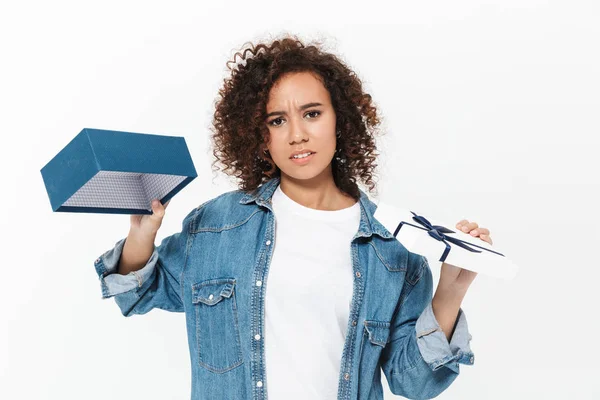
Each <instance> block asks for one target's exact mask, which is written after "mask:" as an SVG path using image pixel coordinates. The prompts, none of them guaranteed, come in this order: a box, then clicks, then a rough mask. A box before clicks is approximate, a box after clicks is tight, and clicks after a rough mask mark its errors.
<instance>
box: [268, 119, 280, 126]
mask: <svg viewBox="0 0 600 400" xmlns="http://www.w3.org/2000/svg"><path fill="white" fill-rule="evenodd" d="M279 120H281V118H275V119H272V120H271V121H269V125H271V126H279V125H280V124H274V123H273V122H275V121H279Z"/></svg>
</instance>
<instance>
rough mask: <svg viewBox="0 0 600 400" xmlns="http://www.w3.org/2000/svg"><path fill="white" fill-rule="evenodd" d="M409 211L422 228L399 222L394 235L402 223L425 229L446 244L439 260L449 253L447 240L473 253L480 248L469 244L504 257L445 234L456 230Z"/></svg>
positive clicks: (443, 259)
mask: <svg viewBox="0 0 600 400" xmlns="http://www.w3.org/2000/svg"><path fill="white" fill-rule="evenodd" d="M411 213H412V214H413V217H412V219H413V220H415V221H416V222H418V223H419V224H421V225H423V226H424V227H425V228H422V227H420V226H417V225H413V224H411V223H408V222H400V223H399V224H398V227H397V228H396V230H395V231H394V237H395V236H396V235H397V234H398V232H399V231H400V228H402V225H404V224H406V225H410V226H414V227H415V228H419V229H423V230H424V231H427V233H428V234H429V236H431V237H432V238H434V239H436V240H439V241H440V242H444V243H445V244H446V249H445V250H444V253H443V254H442V257H441V258H440V261H441V262H444V261H445V260H446V257H447V256H448V253H450V248H451V247H450V244H449V243H448V242H450V243H453V244H455V245H457V246H458V247H462V248H463V249H465V250H468V251H470V252H473V253H481V250H476V249H473V248H471V247H470V246H475V247H479V248H480V249H482V250H485V251H490V252H492V253H495V254H498V255H501V256H502V257H504V254H501V253H498V252H497V251H493V250H490V249H486V248H485V247H481V246H478V245H476V244H473V243H469V242H467V241H464V240H460V239H457V238H455V237H452V236H446V235H445V233H456V232H454V231H453V230H450V229H448V228H446V227H444V226H441V225H431V223H430V222H429V221H428V220H427V218H425V217H423V216H422V215H417V214H416V213H414V212H412V211H411Z"/></svg>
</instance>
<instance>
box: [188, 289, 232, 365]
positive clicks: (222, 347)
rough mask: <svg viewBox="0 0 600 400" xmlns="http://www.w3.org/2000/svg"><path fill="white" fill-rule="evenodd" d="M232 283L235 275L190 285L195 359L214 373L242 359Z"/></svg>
mask: <svg viewBox="0 0 600 400" xmlns="http://www.w3.org/2000/svg"><path fill="white" fill-rule="evenodd" d="M235 284H236V281H235V279H234V278H219V279H209V280H206V281H202V282H198V283H195V284H193V285H192V303H193V305H194V309H195V313H196V349H197V350H196V351H197V354H198V363H199V364H200V365H201V366H202V367H204V368H206V369H208V370H210V371H213V372H216V373H223V372H226V371H229V370H231V369H233V368H235V367H237V366H239V365H240V364H242V362H243V360H242V347H241V343H240V332H239V326H238V313H237V304H236V297H235Z"/></svg>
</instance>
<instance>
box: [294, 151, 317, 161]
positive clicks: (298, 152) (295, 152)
mask: <svg viewBox="0 0 600 400" xmlns="http://www.w3.org/2000/svg"><path fill="white" fill-rule="evenodd" d="M306 153H312V154H314V153H315V152H314V151H312V150H311V149H304V150H297V151H294V152H293V153H292V154H290V159H292V160H295V158H294V156H295V155H297V154H306Z"/></svg>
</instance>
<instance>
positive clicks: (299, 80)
mask: <svg viewBox="0 0 600 400" xmlns="http://www.w3.org/2000/svg"><path fill="white" fill-rule="evenodd" d="M289 101H292V102H295V103H299V104H304V103H308V102H312V101H319V102H321V103H324V102H329V92H328V91H327V89H326V88H325V86H323V83H322V82H321V81H320V80H319V79H318V78H317V77H316V76H314V75H313V74H312V73H310V72H294V73H288V74H285V75H283V76H282V77H281V78H279V79H278V80H277V82H276V83H275V85H273V87H272V88H271V91H270V92H269V101H268V102H267V108H268V107H269V106H272V107H276V106H277V105H279V104H283V103H285V102H289Z"/></svg>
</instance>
